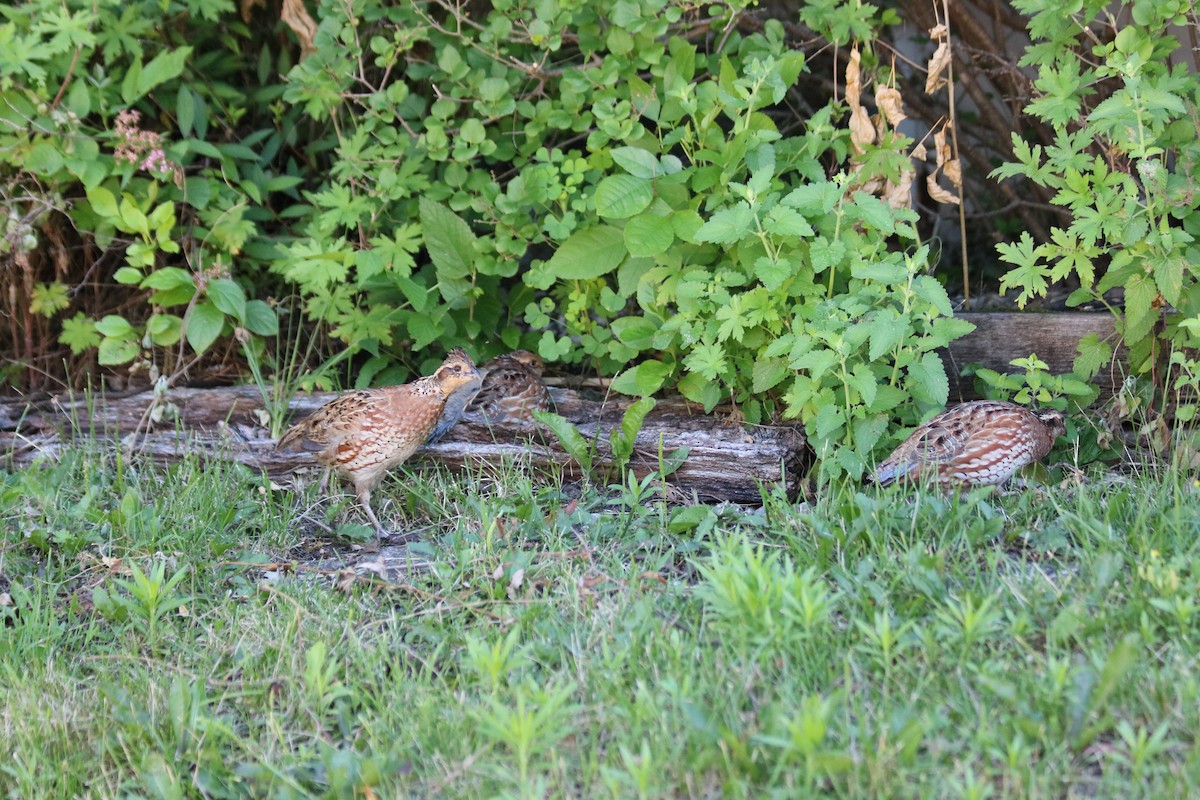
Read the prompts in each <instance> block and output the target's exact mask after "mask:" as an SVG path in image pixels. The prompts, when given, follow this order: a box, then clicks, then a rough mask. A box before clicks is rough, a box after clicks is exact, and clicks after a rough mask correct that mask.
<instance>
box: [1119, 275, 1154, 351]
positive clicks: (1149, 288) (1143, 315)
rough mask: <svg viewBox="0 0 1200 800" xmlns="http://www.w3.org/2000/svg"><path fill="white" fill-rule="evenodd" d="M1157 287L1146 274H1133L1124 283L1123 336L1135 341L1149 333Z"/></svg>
mask: <svg viewBox="0 0 1200 800" xmlns="http://www.w3.org/2000/svg"><path fill="white" fill-rule="evenodd" d="M1157 297H1158V288H1157V287H1156V286H1155V284H1154V281H1152V280H1150V278H1148V277H1147V276H1146V275H1134V276H1133V277H1132V278H1130V279H1129V281H1128V283H1126V284H1125V338H1126V339H1127V340H1128V341H1130V342H1131V343H1132V342H1136V341H1138V340H1140V339H1142V338H1144V337H1145V336H1146V335H1147V334H1149V333H1150V329H1151V328H1153V327H1154V321H1155V317H1156V315H1155V314H1154V313H1153V312H1154V300H1155V298H1157Z"/></svg>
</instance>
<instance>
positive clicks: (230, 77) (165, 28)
mask: <svg viewBox="0 0 1200 800" xmlns="http://www.w3.org/2000/svg"><path fill="white" fill-rule="evenodd" d="M230 11H231V6H230V5H228V4H226V3H224V2H211V0H210V1H208V2H200V3H189V4H186V5H185V4H179V3H158V2H134V3H128V4H123V5H112V4H98V5H97V4H87V3H76V2H71V3H67V4H63V3H53V2H47V0H31V1H30V2H26V3H21V4H18V5H16V6H10V7H7V8H5V9H4V11H3V13H2V14H0V20H2V22H0V41H6V42H7V43H8V44H6V45H5V47H4V48H2V49H3V50H4V53H3V54H2V55H0V201H2V202H3V205H4V207H5V208H6V209H7V212H8V213H7V218H6V219H4V220H0V241H2V242H3V245H0V250H3V251H4V252H3V255H4V256H6V257H7V258H9V259H12V262H13V263H14V264H15V265H16V267H17V268H18V270H19V271H21V272H23V273H24V275H23V277H24V281H23V283H24V292H22V293H21V295H17V296H12V297H6V298H5V301H7V302H8V303H10V304H11V305H10V307H9V308H7V309H6V310H7V311H9V313H10V314H12V315H13V316H14V317H16V318H18V319H24V320H26V325H27V327H28V328H30V329H36V330H37V331H38V333H39V334H40V335H39V336H38V337H36V341H37V342H39V344H38V345H37V347H38V348H40V350H35V347H34V345H32V344H30V345H28V346H27V347H26V348H24V352H22V348H20V347H15V350H16V352H17V353H18V354H19V355H21V356H23V357H24V359H25V360H26V362H27V364H28V365H30V375H31V376H32V375H36V374H39V373H38V371H37V370H35V369H34V368H33V366H32V365H33V364H34V363H36V362H42V363H46V362H49V363H51V364H52V363H53V362H54V361H55V360H56V359H58V358H61V357H62V355H65V354H66V352H67V350H69V351H70V353H72V354H74V355H75V356H81V355H83V356H85V357H87V358H90V354H95V358H96V360H97V361H98V363H99V364H100V365H101V366H118V365H127V364H130V363H131V362H136V364H135V366H141V367H146V368H147V369H148V370H149V371H150V372H151V374H154V373H156V372H157V373H160V374H164V375H167V374H179V373H181V372H182V371H183V370H185V369H186V368H187V367H188V366H190V365H191V364H194V363H195V361H196V360H197V359H198V358H199V357H200V356H201V355H203V354H204V353H206V352H209V351H210V350H211V349H212V348H213V345H214V343H215V342H216V341H217V340H218V339H219V338H220V337H221V336H222V335H228V334H231V333H233V332H235V330H237V331H240V334H241V335H242V337H243V338H246V337H265V336H272V335H274V334H275V333H276V331H277V329H278V322H277V318H276V313H275V310H274V309H273V308H271V307H269V306H268V305H267V304H266V303H264V302H262V301H260V300H255V299H250V298H252V297H253V295H254V294H255V293H256V291H257V289H258V288H259V287H260V286H261V281H262V278H263V276H264V275H265V274H266V272H265V269H264V264H265V263H266V261H267V260H268V259H270V258H271V257H272V255H273V252H274V251H273V247H272V244H271V239H272V238H273V237H274V236H277V235H278V232H279V226H278V218H279V216H278V214H277V212H276V211H275V210H274V208H273V203H274V200H275V197H276V196H278V195H279V194H280V193H283V194H287V193H289V192H292V193H293V194H294V192H293V190H294V187H296V186H297V185H298V184H299V183H300V182H301V180H302V178H301V177H300V174H299V170H298V168H297V164H296V162H295V161H294V160H290V159H289V158H288V156H289V155H290V154H291V153H292V152H293V151H292V144H293V142H294V139H295V138H296V136H297V129H296V128H295V122H294V121H291V120H288V119H287V111H286V109H285V108H284V107H283V106H281V105H279V104H278V100H279V95H280V93H281V92H282V88H281V87H280V86H279V85H278V84H277V82H276V81H275V80H274V75H275V73H276V72H277V71H286V70H287V69H288V68H290V66H291V64H290V62H289V60H288V56H287V55H286V53H275V52H273V51H272V50H271V49H270V47H269V46H268V43H269V42H272V41H273V40H272V39H271V37H269V36H268V35H266V34H256V33H252V29H251V26H249V25H247V24H245V23H243V22H240V21H237V20H236V19H235V18H233V17H231V15H230V13H229V12H230ZM243 53H244V54H245V55H244V56H243ZM280 164H286V166H285V167H280V166H279V165H280ZM80 254H82V257H80ZM34 338H35V337H30V339H29V341H30V342H32V341H34ZM55 339H57V341H58V342H59V343H61V344H62V345H64V350H63V351H61V355H60V354H55V353H53V352H51V351H50V347H52V345H47V344H40V343H42V342H46V343H49V342H53V341H54V340H55ZM184 343H186V345H187V348H189V349H190V352H188V350H187V349H185V347H184ZM11 344H13V345H17V343H16V342H13V343H11ZM83 365H84V366H85V367H87V366H89V364H88V362H86V361H85V362H84V364H83ZM44 371H45V370H42V372H44ZM84 371H90V370H86V369H85V370H84ZM36 382H37V381H36V380H34V379H32V378H31V379H30V383H36Z"/></svg>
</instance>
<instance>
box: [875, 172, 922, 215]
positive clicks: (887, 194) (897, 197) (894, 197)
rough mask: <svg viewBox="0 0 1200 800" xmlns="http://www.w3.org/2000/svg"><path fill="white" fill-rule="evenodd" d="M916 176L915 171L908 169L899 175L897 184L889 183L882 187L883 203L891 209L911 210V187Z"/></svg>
mask: <svg viewBox="0 0 1200 800" xmlns="http://www.w3.org/2000/svg"><path fill="white" fill-rule="evenodd" d="M916 176H917V171H916V170H915V169H912V168H911V167H910V168H909V169H906V170H904V171H903V172H901V173H900V180H899V182H897V183H892V182H891V181H889V182H888V183H887V185H886V186H884V187H883V194H882V195H881V196H882V198H883V201H884V202H885V203H887V204H888V205H889V206H891V207H892V208H912V185H913V180H914V179H915V178H916Z"/></svg>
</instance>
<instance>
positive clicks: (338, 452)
mask: <svg viewBox="0 0 1200 800" xmlns="http://www.w3.org/2000/svg"><path fill="white" fill-rule="evenodd" d="M478 380H479V371H478V370H477V369H475V365H474V364H473V363H471V359H470V357H469V356H467V354H466V353H465V352H463V350H462V349H461V348H457V347H456V348H454V349H453V350H451V351H450V353H449V354H448V355H447V356H446V360H445V361H443V362H442V365H441V366H440V367H438V368H437V371H435V372H434V373H433V374H432V375H429V376H426V377H424V378H419V379H418V380H416V381H413V382H412V383H407V384H404V385H403V386H385V387H381V388H378V389H360V390H358V391H354V392H348V393H346V394H344V395H342V396H341V397H337V398H334V399H333V400H331V401H329V402H328V403H326V404H325V405H323V406H321V407H320V408H319V409H317V410H316V411H315V412H313V413H312V414H311V415H310V416H309V417H307V418H306V419H304V420H303V421H301V422H298V423H297V424H295V425H293V426H292V427H291V428H289V429H288V430H287V431H286V432H285V433H284V434H283V436H281V437H280V438H279V442H278V444H276V445H275V448H276V449H277V450H303V451H307V452H310V453H313V454H315V455H316V458H317V461H319V462H320V463H322V464H324V465H325V466H326V467H328V468H330V469H332V470H334V471H336V472H337V473H338V475H339V476H341V477H343V478H346V479H348V480H349V481H350V482H351V483H352V484H353V485H354V492H355V494H356V495H358V501H359V502H360V503H361V504H362V507H363V510H364V511H366V513H367V518H368V519H370V520H371V524H372V525H374V526H375V534H376V536H377V537H379V538H382V536H383V526H382V525H380V524H379V520H378V519H376V517H375V512H374V511H373V510H372V509H371V489H373V488H374V487H375V486H376V485H377V484H378V483H379V481H380V480H382V479H383V476H384V474H385V473H386V472H387V471H388V470H389V469H391V468H392V467H394V466H396V465H397V464H400V463H402V462H403V461H405V460H406V459H407V458H408V457H409V456H411V455H412V454H413V453H414V452H415V451H416V450H417V448H418V447H420V446H421V445H422V444H423V443H424V442H425V440H426V439H427V438H428V437H429V433H430V431H432V430H433V428H434V426H435V425H436V424H437V422H438V418H439V417H440V415H441V413H442V409H443V406H444V405H445V403H446V398H447V397H449V396H450V395H451V394H452V393H453V392H454V391H455V390H456V389H458V388H459V387H461V386H464V385H468V384H470V383H471V382H472V381H476V382H477V381H478ZM327 475H328V473H327ZM379 538H377V539H376V542H375V548H378V546H379Z"/></svg>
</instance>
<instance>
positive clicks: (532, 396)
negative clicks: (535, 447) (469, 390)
mask: <svg viewBox="0 0 1200 800" xmlns="http://www.w3.org/2000/svg"><path fill="white" fill-rule="evenodd" d="M545 368H546V364H545V362H543V361H542V359H541V358H539V357H538V356H537V355H535V354H533V353H531V352H529V351H528V350H514V351H513V352H511V353H507V354H505V355H502V356H498V357H496V358H493V359H492V360H491V361H489V362H488V363H487V364H485V365H483V366H482V367H481V368H480V370H479V371H480V373H481V374H482V375H483V387H482V388H481V389H480V390H479V394H477V395H476V396H475V399H474V400H473V401H472V402H471V404H470V405H469V406H467V408H468V410H471V411H482V412H483V414H484V416H486V417H487V419H488V421H489V422H492V423H496V422H532V421H533V414H532V412H533V411H547V410H549V409H550V407H551V404H552V401H551V399H550V391H549V390H548V389H547V388H546V385H545V384H544V383H542V372H543V370H545Z"/></svg>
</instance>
